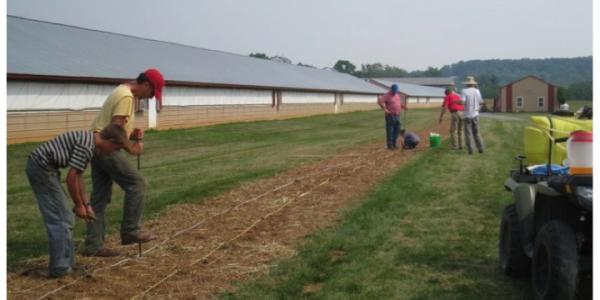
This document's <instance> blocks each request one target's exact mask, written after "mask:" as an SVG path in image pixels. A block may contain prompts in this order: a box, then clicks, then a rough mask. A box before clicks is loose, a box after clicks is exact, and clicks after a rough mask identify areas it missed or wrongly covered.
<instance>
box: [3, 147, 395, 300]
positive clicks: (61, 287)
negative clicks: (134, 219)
mask: <svg viewBox="0 0 600 300" xmlns="http://www.w3.org/2000/svg"><path fill="white" fill-rule="evenodd" d="M377 152H382V150H378V151H376V152H374V153H371V154H369V155H363V156H371V155H373V154H375V153H377ZM387 156H391V154H390V155H387ZM387 156H386V157H387ZM335 157H337V156H333V158H335ZM349 164H352V163H345V164H338V165H334V166H331V167H327V168H325V169H323V170H321V171H319V172H317V173H314V174H307V175H304V176H302V177H300V179H304V178H307V177H309V176H314V175H317V174H320V173H323V172H325V171H328V170H330V169H333V168H336V167H340V166H342V167H343V166H345V165H349ZM356 169H357V168H355V169H354V170H353V171H355V170H356ZM297 180H298V179H294V180H292V181H289V182H288V183H286V184H284V185H281V186H279V187H277V188H275V189H272V190H269V191H267V192H264V193H262V194H260V195H258V196H256V197H254V198H252V199H250V200H246V201H244V202H242V203H240V204H238V205H236V206H233V207H230V208H228V209H226V210H224V211H222V212H221V213H218V214H216V215H213V216H211V217H209V218H207V219H204V220H202V221H200V222H198V223H196V224H194V225H192V226H190V227H188V228H186V229H184V230H182V231H179V232H177V233H176V234H174V235H172V236H170V237H168V238H167V239H165V240H164V241H162V242H161V243H160V244H158V245H155V246H153V247H151V248H149V249H147V250H146V251H144V252H143V254H146V253H148V252H150V251H152V250H154V249H156V248H158V247H159V246H162V245H163V244H165V243H166V242H168V241H171V240H173V239H175V238H176V237H177V236H179V235H181V234H183V233H185V232H187V231H189V230H192V229H194V228H196V227H198V226H200V225H202V224H204V223H205V222H206V221H208V220H210V219H212V218H214V217H217V216H220V215H223V214H226V213H228V212H230V211H232V210H233V209H235V208H237V207H240V206H241V205H243V204H246V203H249V202H252V201H255V200H258V199H260V198H262V197H264V196H265V195H267V194H269V193H272V192H276V191H278V190H280V189H283V188H285V187H287V186H289V185H291V184H293V183H294V182H296V181H297ZM221 246H222V245H220V246H219V248H220V247H221ZM215 251H216V250H215ZM136 256H137V255H135V256H131V257H128V258H125V259H123V260H121V261H118V262H116V263H115V264H112V265H109V266H106V267H102V268H99V269H95V270H92V271H91V272H89V273H86V274H84V275H81V276H79V277H78V278H76V279H74V280H73V281H71V282H68V283H66V284H64V285H61V286H59V287H57V288H56V289H54V290H52V291H50V292H47V293H46V294H44V295H42V296H40V297H39V298H37V300H40V299H45V298H46V297H48V296H50V295H52V294H55V293H57V292H59V291H61V290H63V289H65V288H67V287H69V286H72V285H74V284H75V283H77V282H79V281H81V280H82V279H84V278H86V277H87V276H89V275H91V274H93V273H97V272H100V271H102V270H106V269H111V268H114V267H116V266H119V265H121V264H123V263H125V262H127V261H130V260H132V259H133V257H136ZM138 259H139V258H138ZM176 273H177V272H175V273H172V275H171V274H170V275H169V276H168V277H172V276H173V275H175V274H176ZM167 279H168V278H167ZM164 280H166V279H164ZM164 280H163V281H164ZM46 284H47V283H44V284H42V285H40V286H38V287H36V288H35V289H32V288H30V289H28V290H26V291H30V290H37V289H38V288H40V287H42V286H44V285H46ZM159 284H160V283H159ZM11 293H15V294H16V293H24V292H22V291H17V292H11Z"/></svg>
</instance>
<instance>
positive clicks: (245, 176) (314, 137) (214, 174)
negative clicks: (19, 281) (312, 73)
mask: <svg viewBox="0 0 600 300" xmlns="http://www.w3.org/2000/svg"><path fill="white" fill-rule="evenodd" d="M438 113H439V111H438V109H429V110H411V111H409V112H408V114H407V119H408V129H409V130H414V131H418V130H421V129H424V128H426V127H429V126H433V125H434V124H435V123H436V122H437V115H438ZM384 137H385V134H384V120H383V113H382V112H381V111H370V112H354V113H344V114H337V115H320V116H314V117H307V118H297V119H288V120H281V121H261V122H247V123H234V124H225V125H216V126H209V127H201V128H194V129H186V130H167V131H160V132H156V131H155V132H148V133H147V134H146V138H145V147H146V148H145V149H146V153H145V154H144V155H143V156H142V159H141V166H142V173H143V174H144V176H146V178H147V180H148V182H149V188H148V197H147V200H146V209H145V218H146V219H148V218H152V216H153V215H155V214H157V213H160V211H161V210H162V209H164V208H165V207H167V206H169V205H174V204H177V203H184V202H192V201H202V199H205V198H207V197H209V196H212V195H215V194H218V193H221V192H223V191H226V190H229V189H231V188H233V187H235V186H237V185H239V184H240V183H243V182H248V181H252V180H257V179H260V178H264V177H268V176H272V175H274V174H276V173H277V172H282V171H285V170H288V169H290V168H294V167H297V166H299V165H300V164H303V163H309V162H314V161H318V160H321V159H325V158H327V157H328V156H331V155H335V154H336V153H339V152H340V151H343V150H345V149H349V148H352V147H356V146H359V145H361V144H365V143H374V142H381V145H382V147H384V145H385V138H384ZM37 145H38V144H37V143H27V144H20V145H9V146H8V147H7V194H8V195H7V199H8V201H7V208H8V213H7V217H8V222H7V235H8V240H7V246H8V257H7V261H8V266H9V269H14V268H18V266H19V265H20V263H22V262H23V261H26V260H29V259H35V258H37V257H40V256H42V255H47V238H46V232H45V229H44V227H43V223H42V220H41V217H40V214H39V211H38V208H37V203H36V201H35V198H34V196H33V193H32V191H31V188H30V186H29V183H28V181H27V177H26V175H25V171H24V170H25V163H26V160H27V156H28V155H29V153H30V152H31V151H32V150H33V149H34V148H35V147H36V146H37ZM131 162H132V163H134V164H135V163H136V159H135V158H134V157H132V158H131ZM65 174H66V172H63V174H62V177H63V182H64V177H65ZM89 174H90V171H89V168H88V170H87V171H86V181H87V192H88V193H89V192H91V187H90V182H91V181H90V176H89ZM122 198H123V194H122V192H121V190H120V189H119V188H118V187H117V186H116V185H115V187H114V192H113V198H112V203H111V204H110V205H109V206H108V210H107V220H108V222H107V224H108V229H109V231H110V232H115V231H117V230H118V228H119V226H120V223H119V222H120V219H121V212H122ZM83 236H84V225H83V223H82V221H80V220H78V221H76V226H75V229H74V239H75V242H76V244H77V245H78V246H79V247H80V246H81V244H82V241H83Z"/></svg>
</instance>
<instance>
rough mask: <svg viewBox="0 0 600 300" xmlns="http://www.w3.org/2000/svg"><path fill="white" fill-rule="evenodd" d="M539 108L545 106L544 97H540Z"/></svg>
mask: <svg viewBox="0 0 600 300" xmlns="http://www.w3.org/2000/svg"><path fill="white" fill-rule="evenodd" d="M537 106H538V108H544V97H538V105H537Z"/></svg>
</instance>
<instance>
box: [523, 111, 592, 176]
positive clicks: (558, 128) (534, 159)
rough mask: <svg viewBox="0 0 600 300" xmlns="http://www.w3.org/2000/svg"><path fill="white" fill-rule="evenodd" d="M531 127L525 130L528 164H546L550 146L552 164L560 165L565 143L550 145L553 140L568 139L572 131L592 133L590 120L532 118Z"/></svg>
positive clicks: (565, 148) (565, 146)
mask: <svg viewBox="0 0 600 300" xmlns="http://www.w3.org/2000/svg"><path fill="white" fill-rule="evenodd" d="M531 122H532V126H528V127H526V128H525V134H524V143H523V144H524V145H525V155H526V156H527V161H528V163H529V164H532V165H533V164H544V163H547V162H548V151H549V149H550V147H551V145H552V163H555V164H559V165H560V164H562V163H563V161H564V160H565V159H566V158H567V145H566V143H557V144H553V143H551V139H550V136H551V137H552V138H554V139H558V138H564V137H568V136H569V134H570V133H571V132H572V131H576V130H585V131H592V120H577V119H573V118H565V117H556V116H533V117H531Z"/></svg>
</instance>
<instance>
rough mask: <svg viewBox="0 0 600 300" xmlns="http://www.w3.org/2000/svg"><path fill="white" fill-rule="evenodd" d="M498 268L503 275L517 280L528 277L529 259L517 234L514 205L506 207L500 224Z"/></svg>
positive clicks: (517, 222)
mask: <svg viewBox="0 0 600 300" xmlns="http://www.w3.org/2000/svg"><path fill="white" fill-rule="evenodd" d="M498 248H499V256H500V268H501V269H502V272H504V274H506V275H508V276H510V277H514V278H518V277H524V276H526V275H529V271H530V270H531V259H530V258H529V257H528V256H527V255H525V252H524V251H523V244H522V243H521V233H520V232H519V219H518V217H517V210H516V207H515V205H514V204H511V205H509V206H507V207H506V208H505V209H504V214H503V215H502V222H501V223H500V243H499V245H498Z"/></svg>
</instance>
